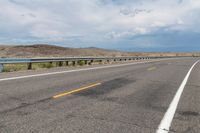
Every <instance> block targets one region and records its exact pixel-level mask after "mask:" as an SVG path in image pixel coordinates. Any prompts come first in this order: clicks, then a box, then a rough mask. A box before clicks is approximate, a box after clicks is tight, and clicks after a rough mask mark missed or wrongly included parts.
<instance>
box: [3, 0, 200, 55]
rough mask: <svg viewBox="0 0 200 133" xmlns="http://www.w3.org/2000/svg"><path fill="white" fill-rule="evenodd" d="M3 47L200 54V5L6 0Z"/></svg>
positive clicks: (147, 0)
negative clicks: (50, 47)
mask: <svg viewBox="0 0 200 133" xmlns="http://www.w3.org/2000/svg"><path fill="white" fill-rule="evenodd" d="M0 8H1V9H2V10H4V12H1V13H0V19H1V21H0V44H4V45H10V44H11V45H18V44H19V45H26V44H27V45H31V44H50V45H57V46H62V47H72V48H87V47H96V48H104V49H111V50H120V51H128V52H199V51H200V39H199V38H200V28H199V26H198V25H199V24H200V1H196V0H168V1H163V0H85V1H84V2H83V1H80V0H59V1H54V0H49V1H42V0H30V1H29V2H27V1H26V0H2V1H0Z"/></svg>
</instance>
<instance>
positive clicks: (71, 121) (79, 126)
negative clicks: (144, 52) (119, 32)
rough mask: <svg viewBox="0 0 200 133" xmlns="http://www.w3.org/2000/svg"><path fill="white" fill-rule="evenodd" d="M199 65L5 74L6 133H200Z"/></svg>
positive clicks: (0, 117) (1, 79)
mask: <svg viewBox="0 0 200 133" xmlns="http://www.w3.org/2000/svg"><path fill="white" fill-rule="evenodd" d="M198 60H199V59H198V58H180V59H167V60H166V59H165V60H160V61H158V60H156V61H150V62H148V61H141V62H136V63H134V62H126V63H124V64H112V65H105V66H92V67H88V66H87V67H80V68H59V69H49V70H41V71H27V72H14V73H2V74H0V133H29V132H31V133H49V132H50V133H156V132H157V133H162V132H163V133H167V132H169V133H199V132H200V63H198V62H197V61H198ZM195 62H196V64H194V63H195ZM189 70H191V71H189ZM181 90H182V91H181Z"/></svg>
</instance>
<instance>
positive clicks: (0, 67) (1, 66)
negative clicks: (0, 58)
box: [0, 64, 3, 72]
mask: <svg viewBox="0 0 200 133" xmlns="http://www.w3.org/2000/svg"><path fill="white" fill-rule="evenodd" d="M0 72H3V64H0Z"/></svg>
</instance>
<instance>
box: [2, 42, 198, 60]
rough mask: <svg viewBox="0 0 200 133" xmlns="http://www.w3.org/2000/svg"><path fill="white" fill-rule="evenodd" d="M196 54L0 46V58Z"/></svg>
mask: <svg viewBox="0 0 200 133" xmlns="http://www.w3.org/2000/svg"><path fill="white" fill-rule="evenodd" d="M193 54H194V53H138V52H121V51H114V50H106V49H100V48H65V47H59V46H53V45H46V44H35V45H28V46H24V45H18V46H6V45H0V57H1V58H2V57H4V58H5V57H10V58H11V57H16V58H28V57H66V56H112V57H113V56H115V57H116V56H192V55H193Z"/></svg>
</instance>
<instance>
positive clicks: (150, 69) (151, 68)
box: [147, 67, 156, 71]
mask: <svg viewBox="0 0 200 133" xmlns="http://www.w3.org/2000/svg"><path fill="white" fill-rule="evenodd" d="M155 69H156V67H150V68H148V69H147V70H148V71H153V70H155Z"/></svg>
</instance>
